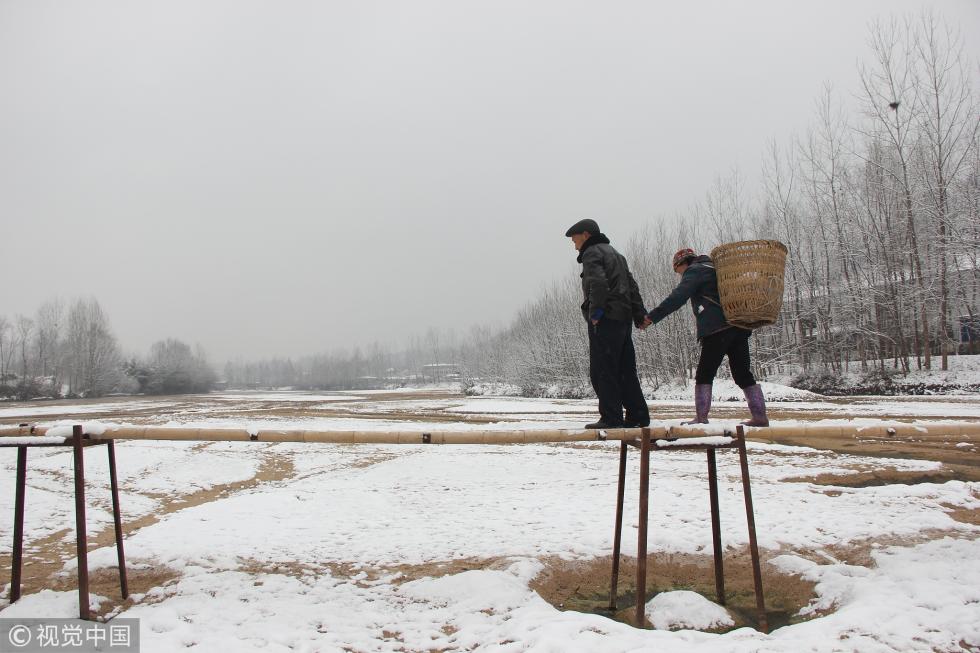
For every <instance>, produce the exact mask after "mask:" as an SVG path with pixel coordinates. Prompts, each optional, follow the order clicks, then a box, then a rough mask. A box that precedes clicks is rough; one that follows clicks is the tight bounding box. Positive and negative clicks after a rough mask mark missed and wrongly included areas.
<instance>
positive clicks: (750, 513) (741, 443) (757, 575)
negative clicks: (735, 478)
mask: <svg viewBox="0 0 980 653" xmlns="http://www.w3.org/2000/svg"><path fill="white" fill-rule="evenodd" d="M738 460H739V463H740V464H741V466H742V494H743V495H744V496H745V521H746V522H748V525H749V552H750V553H751V554H752V579H753V580H754V581H755V606H756V609H757V610H758V612H759V627H760V628H761V629H762V632H764V633H767V632H769V622H768V620H767V619H766V604H765V600H764V599H763V597H762V568H761V566H760V564H759V542H758V540H757V539H756V536H755V510H754V509H753V507H752V487H751V484H750V483H749V458H748V455H747V454H746V453H745V429H744V428H743V427H742V426H741V425H740V426H739V427H738Z"/></svg>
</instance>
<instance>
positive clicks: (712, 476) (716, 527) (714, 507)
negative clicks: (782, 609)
mask: <svg viewBox="0 0 980 653" xmlns="http://www.w3.org/2000/svg"><path fill="white" fill-rule="evenodd" d="M708 494H709V495H710V497H711V542H712V544H713V545H714V551H715V595H716V596H717V598H718V605H725V567H724V565H725V563H724V560H723V559H722V549H721V511H720V510H719V509H718V465H717V464H716V462H715V450H714V449H712V448H710V447H709V448H708Z"/></svg>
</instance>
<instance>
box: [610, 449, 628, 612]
mask: <svg viewBox="0 0 980 653" xmlns="http://www.w3.org/2000/svg"><path fill="white" fill-rule="evenodd" d="M628 449H629V445H628V444H626V441H625V440H624V441H623V442H621V443H620V444H619V485H617V486H616V530H615V532H614V533H613V563H612V584H611V586H610V588H609V609H610V610H615V609H616V593H617V589H618V587H619V558H620V550H621V548H622V547H621V544H622V540H623V498H624V497H625V492H626V451H627V450H628Z"/></svg>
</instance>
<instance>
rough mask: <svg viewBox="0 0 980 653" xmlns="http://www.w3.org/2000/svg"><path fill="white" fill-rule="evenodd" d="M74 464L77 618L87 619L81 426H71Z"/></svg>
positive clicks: (86, 556)
mask: <svg viewBox="0 0 980 653" xmlns="http://www.w3.org/2000/svg"><path fill="white" fill-rule="evenodd" d="M71 432H72V444H73V448H74V453H75V457H74V464H75V546H76V550H77V552H78V618H79V619H85V620H88V619H89V603H88V534H87V533H86V530H85V455H84V454H83V449H84V447H83V445H82V437H83V436H84V433H83V430H82V427H81V426H80V425H78V424H76V425H75V426H73V427H72V430H71Z"/></svg>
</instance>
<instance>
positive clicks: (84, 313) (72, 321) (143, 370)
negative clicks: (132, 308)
mask: <svg viewBox="0 0 980 653" xmlns="http://www.w3.org/2000/svg"><path fill="white" fill-rule="evenodd" d="M215 378H216V377H215V373H214V371H213V370H212V369H211V367H210V366H209V365H208V363H207V360H206V358H205V356H204V353H203V352H202V351H200V350H198V351H191V348H190V347H189V346H187V345H186V344H184V343H182V342H180V341H178V340H173V339H170V340H165V341H162V342H158V343H156V344H154V345H153V346H152V347H151V349H150V352H149V355H148V356H147V357H145V358H140V357H136V356H132V357H129V358H126V357H124V356H123V354H122V352H121V351H120V348H119V344H118V342H117V340H116V337H115V335H114V334H113V332H112V328H111V326H110V323H109V318H108V316H107V315H106V313H105V311H103V310H102V307H101V306H100V305H99V303H98V301H96V300H95V299H79V300H76V301H74V302H71V303H70V304H66V303H64V302H62V301H60V300H54V301H48V302H45V303H44V304H43V305H41V307H40V308H39V309H38V310H37V312H36V313H35V314H34V316H33V317H29V316H26V315H16V316H14V317H13V318H12V319H8V318H7V317H5V316H2V315H0V398H17V399H33V398H38V397H53V398H54V397H101V396H105V395H108V394H116V393H118V394H135V393H140V392H142V393H147V394H173V393H183V392H206V391H207V390H209V389H211V387H212V385H213V384H214V382H215Z"/></svg>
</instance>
